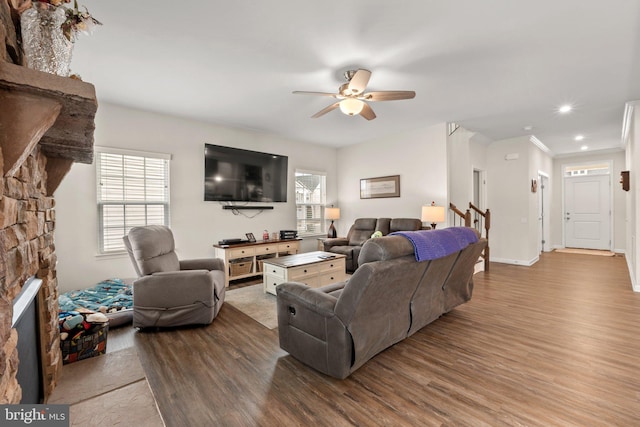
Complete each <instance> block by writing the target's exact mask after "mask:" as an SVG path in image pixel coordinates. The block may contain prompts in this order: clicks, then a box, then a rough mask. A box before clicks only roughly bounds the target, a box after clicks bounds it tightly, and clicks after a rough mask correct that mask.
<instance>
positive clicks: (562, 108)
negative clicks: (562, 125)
mask: <svg viewBox="0 0 640 427" xmlns="http://www.w3.org/2000/svg"><path fill="white" fill-rule="evenodd" d="M571 110H573V106H572V105H571V104H564V105H561V106H560V107H559V108H558V112H559V113H562V114H567V113H568V112H569V111H571Z"/></svg>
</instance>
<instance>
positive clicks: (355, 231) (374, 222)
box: [323, 218, 422, 273]
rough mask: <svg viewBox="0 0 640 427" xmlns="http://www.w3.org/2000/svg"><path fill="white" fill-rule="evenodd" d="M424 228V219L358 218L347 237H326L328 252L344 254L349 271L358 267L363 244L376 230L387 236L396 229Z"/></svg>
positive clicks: (412, 229) (325, 243)
mask: <svg viewBox="0 0 640 427" xmlns="http://www.w3.org/2000/svg"><path fill="white" fill-rule="evenodd" d="M421 228H422V221H420V220H419V219H417V218H358V219H356V220H355V221H354V223H353V225H352V226H351V228H350V229H349V232H348V233H347V237H335V238H330V239H324V241H323V245H324V250H325V251H326V252H333V253H336V254H340V255H344V256H345V257H346V258H345V267H346V270H347V273H353V272H354V271H356V269H357V268H358V256H360V250H361V249H362V245H364V243H365V242H366V241H367V240H369V239H370V238H371V235H372V234H373V233H375V232H376V231H379V232H381V233H382V235H383V236H386V235H387V234H389V233H393V232H394V231H414V230H420V229H421Z"/></svg>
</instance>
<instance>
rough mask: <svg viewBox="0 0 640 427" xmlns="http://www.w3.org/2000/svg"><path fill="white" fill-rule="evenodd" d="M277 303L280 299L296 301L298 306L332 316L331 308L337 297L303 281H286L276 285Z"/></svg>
mask: <svg viewBox="0 0 640 427" xmlns="http://www.w3.org/2000/svg"><path fill="white" fill-rule="evenodd" d="M276 294H277V295H278V303H280V301H281V300H283V301H285V300H286V301H290V302H294V301H295V302H296V303H297V304H298V305H299V306H300V307H304V308H305V309H307V310H311V311H313V312H315V313H318V314H320V315H323V316H327V317H328V316H333V315H334V313H333V309H334V308H335V306H336V302H337V301H338V299H337V298H336V297H334V296H332V295H329V294H327V293H325V292H322V291H320V290H318V289H315V288H310V287H309V286H307V285H305V284H304V283H298V282H286V283H282V284H280V285H278V286H276Z"/></svg>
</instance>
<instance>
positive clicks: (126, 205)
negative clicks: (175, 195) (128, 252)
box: [96, 149, 170, 253]
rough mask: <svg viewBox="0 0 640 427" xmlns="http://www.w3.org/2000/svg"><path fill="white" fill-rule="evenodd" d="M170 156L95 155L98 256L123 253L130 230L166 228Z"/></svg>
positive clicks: (111, 152) (108, 152)
mask: <svg viewBox="0 0 640 427" xmlns="http://www.w3.org/2000/svg"><path fill="white" fill-rule="evenodd" d="M169 159H170V156H169V155H164V154H153V153H137V152H133V151H128V150H119V149H98V150H97V151H96V174H97V179H96V182H97V184H98V188H97V195H98V220H99V241H100V252H101V253H112V252H119V251H124V250H125V247H124V242H123V241H122V237H123V236H124V235H125V234H127V233H128V232H129V230H130V229H131V228H132V227H136V226H141V225H152V224H160V225H169Z"/></svg>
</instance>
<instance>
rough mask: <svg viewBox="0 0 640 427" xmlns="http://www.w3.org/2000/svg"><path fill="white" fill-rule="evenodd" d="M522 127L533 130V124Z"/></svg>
mask: <svg viewBox="0 0 640 427" xmlns="http://www.w3.org/2000/svg"><path fill="white" fill-rule="evenodd" d="M522 129H524V130H532V129H533V126H525V127H523V128H522Z"/></svg>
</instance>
